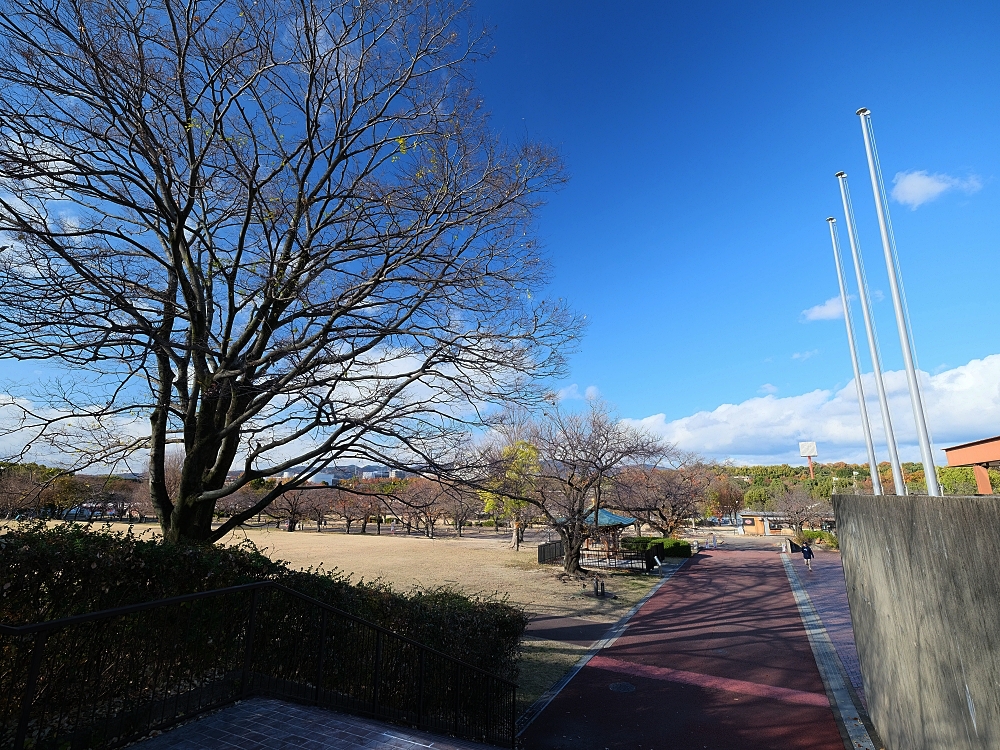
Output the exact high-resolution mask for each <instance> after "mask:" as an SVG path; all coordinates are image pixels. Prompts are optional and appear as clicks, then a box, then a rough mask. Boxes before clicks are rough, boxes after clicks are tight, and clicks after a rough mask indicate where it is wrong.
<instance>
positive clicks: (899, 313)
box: [856, 107, 941, 497]
mask: <svg viewBox="0 0 1000 750" xmlns="http://www.w3.org/2000/svg"><path fill="white" fill-rule="evenodd" d="M856 114H857V115H858V117H860V118H861V134H862V135H863V136H864V139H865V155H866V156H867V157H868V174H869V176H870V177H871V181H872V193H873V194H874V195H875V211H876V213H877V214H878V228H879V234H880V235H881V236H882V252H883V254H884V255H885V268H886V271H888V272H889V290H890V292H891V293H892V307H893V309H894V310H895V312H896V328H897V329H898V330H899V343H900V346H901V347H902V349H903V364H904V366H905V368H906V384H907V385H908V386H909V389H910V406H911V407H912V409H913V421H914V422H916V425H917V440H918V441H919V442H920V459H921V461H922V462H923V464H924V476H925V477H926V479H927V494H928V495H931V496H933V497H940V495H941V487H940V486H939V485H938V481H937V469H936V467H935V466H934V452H933V449H932V447H931V438H930V432H929V431H928V430H927V419H926V417H925V415H924V404H923V400H922V399H921V398H920V383H919V382H918V380H917V371H916V368H915V367H914V366H913V344H912V342H911V340H910V329H909V326H908V325H907V324H906V315H905V311H904V307H903V299H902V286H903V282H902V279H901V278H900V277H901V274H900V272H899V258H898V256H897V254H896V240H895V237H893V234H892V224H891V223H890V221H889V207H888V205H887V204H886V200H885V189H884V188H883V185H882V170H881V168H880V167H879V163H878V152H877V151H876V149H875V134H874V133H873V132H872V122H871V112H869V111H868V110H867V109H866V108H864V107H862V108H861V109H859V110H858V111H857V113H856Z"/></svg>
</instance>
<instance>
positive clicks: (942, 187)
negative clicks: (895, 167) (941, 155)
mask: <svg viewBox="0 0 1000 750" xmlns="http://www.w3.org/2000/svg"><path fill="white" fill-rule="evenodd" d="M892 184H893V188H892V198H893V200H894V201H896V202H897V203H902V204H903V205H904V206H909V207H910V208H911V209H912V210H916V208H917V206H920V205H923V204H924V203H929V202H930V201H932V200H934V199H935V198H938V197H939V196H941V195H942V194H943V193H946V192H947V191H949V190H961V191H962V192H964V193H970V194H971V193H975V192H976V191H977V190H980V189H981V188H982V187H983V181H982V180H981V179H980V178H979V177H977V176H976V175H970V176H969V177H967V178H965V179H964V180H963V179H961V178H960V177H952V176H951V175H947V174H942V173H940V172H938V173H935V174H929V173H928V172H927V170H926V169H915V170H910V171H908V172H897V173H896V176H895V177H893V178H892Z"/></svg>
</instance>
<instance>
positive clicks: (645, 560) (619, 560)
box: [580, 549, 655, 572]
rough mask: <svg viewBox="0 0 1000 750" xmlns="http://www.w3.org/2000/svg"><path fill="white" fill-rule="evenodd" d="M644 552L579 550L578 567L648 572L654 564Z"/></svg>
mask: <svg viewBox="0 0 1000 750" xmlns="http://www.w3.org/2000/svg"><path fill="white" fill-rule="evenodd" d="M651 560H652V558H651V557H650V556H649V555H647V554H646V552H645V551H641V552H640V551H629V550H619V551H617V552H605V551H604V550H599V549H582V550H580V565H582V566H583V567H585V568H597V569H599V570H637V571H642V572H645V571H649V570H652V569H653V565H654V564H655V563H652V562H651Z"/></svg>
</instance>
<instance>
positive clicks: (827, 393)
mask: <svg viewBox="0 0 1000 750" xmlns="http://www.w3.org/2000/svg"><path fill="white" fill-rule="evenodd" d="M884 379H885V386H886V390H887V392H888V396H889V409H890V412H891V415H892V419H893V430H894V431H895V433H896V442H897V443H898V444H899V449H900V455H901V457H902V458H903V459H904V460H907V461H918V460H920V459H919V456H920V454H919V449H918V447H917V437H916V429H915V427H914V424H913V413H912V411H911V410H910V400H909V395H908V392H907V389H906V375H905V373H904V372H903V371H902V370H894V371H889V372H886V373H885V374H884ZM920 381H921V395H922V396H923V400H924V406H925V409H926V411H927V421H928V424H929V427H930V429H931V433H932V438H933V440H934V441H935V446H936V450H935V456H934V457H935V460H936V461H937V463H938V464H944V462H945V461H944V455H943V454H942V453H941V451H940V448H942V447H943V446H946V445H954V444H956V443H961V442H965V441H969V440H976V439H979V438H984V437H989V436H992V435H996V434H997V433H998V432H1000V429H998V427H997V425H998V424H1000V354H994V355H991V356H989V357H985V358H983V359H974V360H972V361H971V362H969V363H968V364H965V365H961V366H960V367H955V368H952V369H950V370H945V371H944V372H941V373H938V374H936V375H928V374H927V373H924V372H921V373H920ZM862 382H863V384H864V387H865V393H866V395H867V396H868V397H869V398H868V399H867V401H868V416H869V419H870V420H871V426H872V433H873V435H874V437H875V450H876V453H877V454H878V458H879V460H880V461H885V460H888V454H887V451H886V448H885V439H884V431H883V429H882V420H881V417H880V416H879V408H878V402H877V401H876V400H875V397H874V394H875V382H874V378H873V376H872V375H870V374H869V375H865V376H863V379H862ZM629 421H630V422H632V423H634V424H639V425H642V426H644V427H646V428H647V429H649V430H650V431H652V432H654V433H655V434H657V435H661V436H663V437H664V438H666V439H667V440H668V441H670V442H673V443H677V444H678V446H679V447H680V448H682V449H684V450H689V451H695V452H698V453H701V454H703V455H706V456H709V457H712V458H718V459H725V458H730V459H733V460H734V461H737V462H739V463H781V462H789V463H800V462H801V459H800V458H799V457H798V444H799V441H803V440H815V441H816V442H817V443H818V444H819V451H820V460H821V461H840V460H845V461H855V462H864V461H866V460H867V459H866V454H865V447H864V437H863V433H862V431H861V416H860V413H859V410H858V400H857V392H856V390H855V387H854V381H853V380H852V381H850V382H848V383H847V384H846V385H845V386H844V387H842V388H840V389H839V390H836V391H835V390H815V391H812V392H810V393H804V394H801V395H798V396H787V397H784V398H776V397H775V396H774V395H766V396H763V397H758V398H751V399H748V400H746V401H743V402H742V403H739V404H723V405H721V406H719V407H718V408H716V409H714V410H713V411H703V412H698V413H697V414H692V415H691V416H688V417H682V418H680V419H674V420H672V421H667V419H666V417H665V416H664V415H663V414H655V415H653V416H650V417H646V418H645V419H639V420H629Z"/></svg>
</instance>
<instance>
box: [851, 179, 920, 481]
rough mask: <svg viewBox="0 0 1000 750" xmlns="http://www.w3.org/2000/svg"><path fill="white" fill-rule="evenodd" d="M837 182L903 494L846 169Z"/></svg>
mask: <svg viewBox="0 0 1000 750" xmlns="http://www.w3.org/2000/svg"><path fill="white" fill-rule="evenodd" d="M837 182H838V183H839V184H840V200H841V201H842V202H843V204H844V223H845V225H846V226H847V239H848V241H849V242H850V245H851V258H853V260H854V275H855V277H856V278H857V280H858V294H859V296H860V297H861V316H862V317H863V318H864V321H865V333H866V334H867V335H868V350H869V352H871V356H872V369H873V370H874V372H875V390H876V392H878V405H879V409H880V410H881V412H882V426H883V427H884V428H885V442H886V446H887V447H888V448H889V465H890V466H891V467H892V484H893V487H894V489H895V492H896V494H897V495H905V494H906V482H904V481H903V467H902V466H901V465H900V463H899V453H898V452H897V451H896V435H895V433H894V432H893V429H892V417H891V416H890V415H889V399H888V398H887V397H886V395H885V384H884V383H883V382H882V358H881V357H880V356H879V351H878V337H877V335H876V333H875V323H874V321H873V320H872V311H871V304H872V303H871V299H870V298H869V296H868V281H867V280H866V279H865V267H864V264H863V263H862V260H861V248H860V246H859V245H858V232H857V228H856V227H855V226H854V209H853V208H852V207H851V194H850V192H849V191H848V189H847V172H837Z"/></svg>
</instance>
